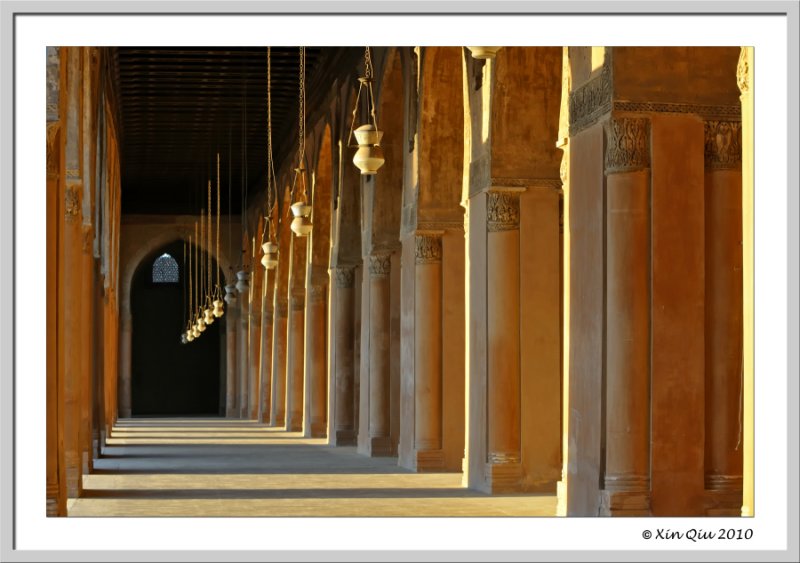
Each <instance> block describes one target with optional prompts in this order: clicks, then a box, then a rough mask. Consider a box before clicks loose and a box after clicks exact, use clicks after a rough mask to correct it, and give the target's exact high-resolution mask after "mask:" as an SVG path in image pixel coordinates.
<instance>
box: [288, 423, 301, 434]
mask: <svg viewBox="0 0 800 563" xmlns="http://www.w3.org/2000/svg"><path fill="white" fill-rule="evenodd" d="M286 431H287V432H302V431H303V423H302V422H294V421H291V422H289V423H288V424H287V425H286Z"/></svg>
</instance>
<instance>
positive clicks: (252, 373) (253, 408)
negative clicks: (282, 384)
mask: <svg viewBox="0 0 800 563" xmlns="http://www.w3.org/2000/svg"><path fill="white" fill-rule="evenodd" d="M256 303H257V300H256V298H255V296H254V297H253V299H252V306H251V307H250V325H249V328H248V330H249V335H250V342H249V350H248V355H247V360H248V364H249V365H248V371H249V383H250V385H249V388H248V391H247V397H248V404H249V407H248V413H247V418H249V419H250V420H258V406H259V401H260V397H261V392H260V387H261V383H260V382H261V380H260V378H259V375H260V374H259V364H260V362H259V351H260V350H261V346H260V342H259V340H260V339H259V334H260V332H261V331H260V328H259V323H260V321H261V313H260V312H259V310H258V307H257V305H256Z"/></svg>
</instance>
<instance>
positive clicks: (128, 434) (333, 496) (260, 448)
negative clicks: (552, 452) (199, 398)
mask: <svg viewBox="0 0 800 563" xmlns="http://www.w3.org/2000/svg"><path fill="white" fill-rule="evenodd" d="M84 489H85V495H84V496H83V497H81V498H79V499H75V500H73V501H71V502H70V503H69V515H70V516H262V517H263V516H276V517H286V516H350V517H364V516H553V515H555V506H556V498H555V496H554V495H504V496H489V495H484V494H481V493H477V492H475V491H469V490H467V489H464V488H463V487H462V486H461V474H460V473H437V474H418V473H412V472H410V471H407V470H405V469H402V468H400V467H398V466H397V460H396V458H368V457H365V456H362V455H359V454H357V453H356V451H355V448H354V447H338V448H332V447H329V446H326V445H325V444H324V440H321V439H308V438H303V437H302V436H301V435H300V434H299V433H295V432H285V431H284V430H282V429H276V428H269V427H266V426H263V425H261V424H257V423H255V422H247V421H240V420H231V419H221V418H216V419H214V418H205V419H189V418H185V419H125V420H121V421H120V422H119V423H118V424H117V426H116V427H115V428H114V430H113V432H112V435H111V437H110V438H109V439H108V446H107V447H106V449H105V451H104V454H103V457H102V458H101V459H99V460H96V462H95V472H94V473H93V474H91V475H88V476H86V477H85V478H84Z"/></svg>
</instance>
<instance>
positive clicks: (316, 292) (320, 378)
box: [303, 285, 328, 438]
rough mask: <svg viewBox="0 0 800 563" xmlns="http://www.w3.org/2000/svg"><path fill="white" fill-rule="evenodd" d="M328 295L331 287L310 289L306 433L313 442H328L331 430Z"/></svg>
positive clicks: (311, 287) (307, 336) (322, 286)
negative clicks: (329, 425)
mask: <svg viewBox="0 0 800 563" xmlns="http://www.w3.org/2000/svg"><path fill="white" fill-rule="evenodd" d="M327 295H328V286H327V285H312V286H310V287H309V288H308V306H307V307H306V315H307V318H306V327H305V328H306V343H305V344H306V348H305V357H306V361H305V372H306V384H307V388H306V390H305V396H306V405H305V416H306V418H305V424H304V425H303V433H304V435H305V436H307V437H311V438H324V437H325V436H326V435H327V430H328V381H327V369H326V365H327V359H328V354H327V338H326V337H327V330H326V328H327V316H328V315H327V314H326V312H327V301H328V300H327V299H326V297H327Z"/></svg>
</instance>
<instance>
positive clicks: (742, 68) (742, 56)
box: [736, 47, 750, 94]
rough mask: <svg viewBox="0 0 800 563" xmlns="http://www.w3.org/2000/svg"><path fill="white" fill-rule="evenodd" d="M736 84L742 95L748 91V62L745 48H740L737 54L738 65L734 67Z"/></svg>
mask: <svg viewBox="0 0 800 563" xmlns="http://www.w3.org/2000/svg"><path fill="white" fill-rule="evenodd" d="M736 84H737V86H739V91H740V92H741V93H742V94H745V93H747V92H749V91H750V61H749V60H748V58H747V47H742V50H741V52H740V53H739V63H738V64H737V65H736Z"/></svg>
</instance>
